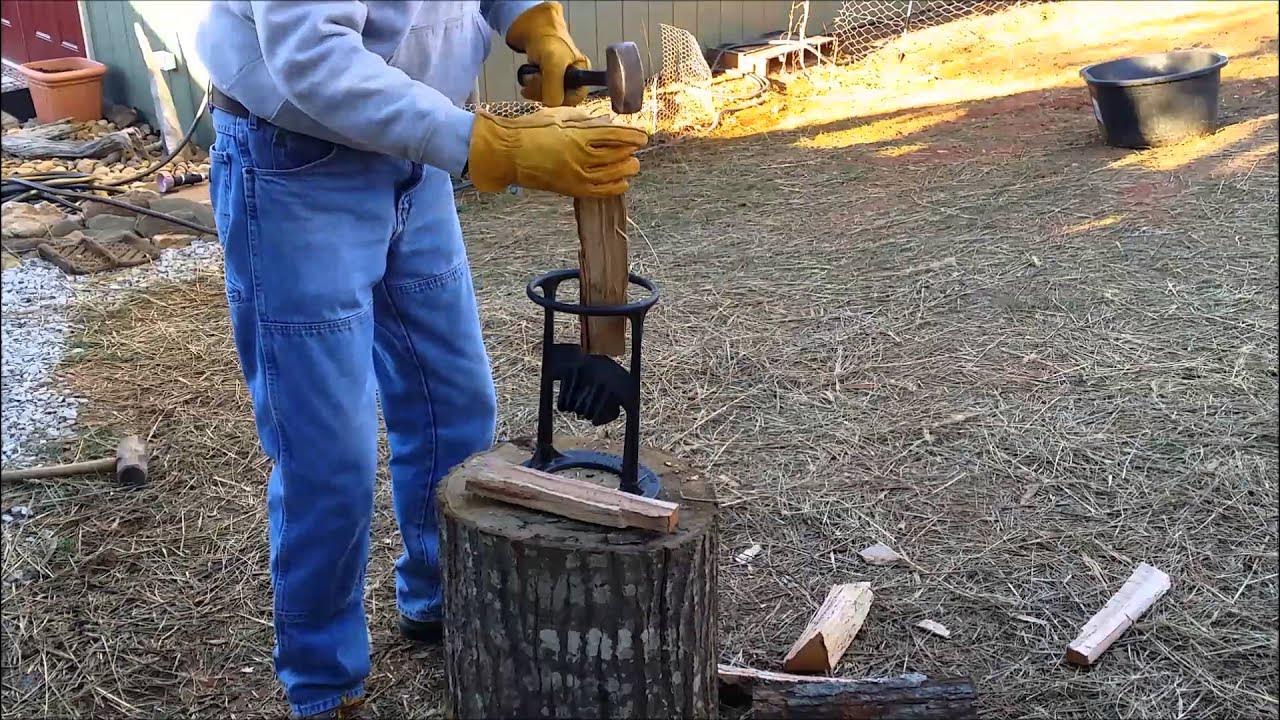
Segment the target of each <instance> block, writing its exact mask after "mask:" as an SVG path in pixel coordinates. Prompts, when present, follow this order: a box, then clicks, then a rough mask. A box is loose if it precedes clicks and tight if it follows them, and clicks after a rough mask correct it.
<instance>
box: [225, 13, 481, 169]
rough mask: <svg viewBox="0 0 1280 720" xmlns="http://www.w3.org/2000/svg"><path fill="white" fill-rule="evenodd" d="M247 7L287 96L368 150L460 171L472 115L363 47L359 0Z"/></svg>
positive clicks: (273, 75) (273, 73)
mask: <svg viewBox="0 0 1280 720" xmlns="http://www.w3.org/2000/svg"><path fill="white" fill-rule="evenodd" d="M251 6H252V8H253V18H254V22H255V24H256V26H257V33H258V42H259V45H260V46H261V48H262V57H263V60H264V62H265V63H266V68H267V72H268V73H269V74H270V75H271V78H272V80H274V81H275V83H276V86H277V87H279V88H280V90H281V92H282V93H284V96H285V97H286V98H288V100H289V102H291V103H293V104H294V105H295V106H296V107H297V108H298V109H300V110H302V112H304V113H306V114H307V115H309V116H310V117H312V118H314V119H315V120H316V121H317V122H321V123H323V124H324V125H325V126H327V127H328V128H330V129H331V130H333V131H334V132H337V133H338V134H340V135H342V136H344V137H348V138H351V139H352V140H353V141H355V142H358V143H360V144H361V145H363V146H365V147H368V148H369V149H372V150H375V151H377V152H382V153H385V154H387V155H394V156H397V157H402V158H406V159H409V160H413V161H415V162H420V163H424V164H427V165H432V166H435V167H438V168H442V169H444V170H446V171H448V172H449V173H452V174H453V175H461V174H462V171H463V168H464V167H465V166H466V163H467V154H468V151H469V149H470V145H471V125H472V123H473V122H474V120H475V117H474V116H473V115H472V114H471V113H469V112H467V111H465V110H461V109H459V108H457V107H455V106H454V105H453V103H451V102H449V99H448V98H446V97H445V96H444V95H443V94H441V93H440V92H439V91H438V90H435V89H434V88H432V87H430V86H428V85H426V84H425V83H421V82H418V81H416V80H414V79H413V78H410V77H409V76H408V75H406V74H405V73H404V72H403V71H402V70H400V69H398V68H394V67H392V66H390V65H388V64H387V63H386V61H384V60H383V59H382V58H381V57H379V56H378V55H377V54H375V53H372V52H370V51H369V50H367V49H366V48H365V47H364V42H363V41H362V39H361V31H362V30H363V28H364V23H365V18H366V15H367V9H366V7H365V4H364V3H362V2H354V1H352V0H342V1H341V2H317V3H312V2H294V1H293V0H253V2H252V3H251Z"/></svg>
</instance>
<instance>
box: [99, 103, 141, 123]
mask: <svg viewBox="0 0 1280 720" xmlns="http://www.w3.org/2000/svg"><path fill="white" fill-rule="evenodd" d="M102 116H103V117H105V118H106V119H107V120H109V121H111V124H112V125H115V126H116V127H118V128H127V127H129V126H130V125H132V124H134V123H136V122H138V111H137V110H135V109H133V108H131V107H129V106H128V105H110V106H108V107H107V109H106V110H105V111H103V113H102Z"/></svg>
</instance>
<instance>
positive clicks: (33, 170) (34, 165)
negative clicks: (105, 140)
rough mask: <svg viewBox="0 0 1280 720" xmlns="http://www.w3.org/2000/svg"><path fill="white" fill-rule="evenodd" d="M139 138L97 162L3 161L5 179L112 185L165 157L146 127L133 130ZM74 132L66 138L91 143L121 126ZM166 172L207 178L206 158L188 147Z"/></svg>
mask: <svg viewBox="0 0 1280 720" xmlns="http://www.w3.org/2000/svg"><path fill="white" fill-rule="evenodd" d="M115 117H116V118H117V119H118V120H125V119H128V118H129V116H128V115H124V114H122V113H117V114H116V115H115ZM132 119H134V120H136V119H137V115H136V113H135V114H133V115H132ZM136 127H137V129H138V131H139V132H140V134H141V136H142V140H141V141H140V142H138V143H137V144H136V145H135V146H134V147H133V148H132V149H131V150H130V151H129V152H128V153H112V154H110V155H108V156H106V157H104V158H102V159H100V160H94V159H89V158H86V159H83V160H71V159H66V158H47V159H43V160H23V159H20V158H12V157H6V158H5V162H4V172H5V175H37V174H41V173H63V172H78V173H84V174H86V175H90V176H92V177H93V178H94V179H95V180H98V181H101V182H114V181H116V180H120V179H123V178H128V177H131V176H133V175H136V174H137V173H138V171H140V170H142V169H144V168H147V167H150V166H151V165H153V164H155V163H156V162H158V161H159V160H161V159H163V158H164V156H165V152H164V143H163V142H161V140H160V137H159V136H158V135H157V134H156V133H155V131H154V130H153V129H152V128H151V126H150V125H146V124H143V125H138V126H136ZM77 128H78V129H77V130H76V131H75V132H74V133H73V134H72V135H71V136H69V138H68V139H71V140H92V139H94V138H98V137H102V136H104V135H107V134H109V133H113V132H116V131H117V130H120V129H121V126H118V125H116V124H115V123H113V122H111V121H110V120H95V121H92V122H86V123H77ZM21 130H22V128H21V127H20V126H11V127H6V128H5V130H4V134H6V135H8V134H11V133H16V132H20V131H21ZM165 170H166V171H167V172H175V173H188V172H195V173H201V174H204V175H206V176H207V175H208V173H209V156H208V154H207V153H205V152H204V151H202V150H199V149H197V148H194V147H192V146H188V148H187V149H186V150H184V151H183V155H182V156H181V157H180V159H179V161H178V162H176V163H174V164H171V165H169V166H168V167H166V168H165ZM154 182H155V180H154V178H151V177H148V178H144V179H143V180H142V181H140V182H135V183H131V184H128V185H126V186H125V187H130V188H132V187H140V188H151V187H154Z"/></svg>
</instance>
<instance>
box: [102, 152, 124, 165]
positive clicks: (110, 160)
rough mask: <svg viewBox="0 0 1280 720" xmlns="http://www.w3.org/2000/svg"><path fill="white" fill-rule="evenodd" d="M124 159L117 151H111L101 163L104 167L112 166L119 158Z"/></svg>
mask: <svg viewBox="0 0 1280 720" xmlns="http://www.w3.org/2000/svg"><path fill="white" fill-rule="evenodd" d="M122 157H124V155H122V154H121V153H120V151H119V150H112V151H111V152H109V153H107V154H106V155H105V156H103V158H102V162H103V163H104V164H106V165H114V164H116V163H118V162H120V158H122Z"/></svg>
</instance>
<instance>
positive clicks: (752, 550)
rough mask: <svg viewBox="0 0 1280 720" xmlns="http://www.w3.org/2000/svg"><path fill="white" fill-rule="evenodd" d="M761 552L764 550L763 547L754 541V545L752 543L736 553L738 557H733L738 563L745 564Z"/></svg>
mask: <svg viewBox="0 0 1280 720" xmlns="http://www.w3.org/2000/svg"><path fill="white" fill-rule="evenodd" d="M762 552H764V548H762V547H760V544H759V543H756V544H755V545H752V546H751V547H749V548H747V549H746V550H743V551H742V552H740V553H738V557H737V558H735V559H736V560H737V561H738V564H740V565H746V564H748V563H750V562H751V561H752V560H754V559H755V557H756V556H757V555H759V554H760V553H762Z"/></svg>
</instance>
